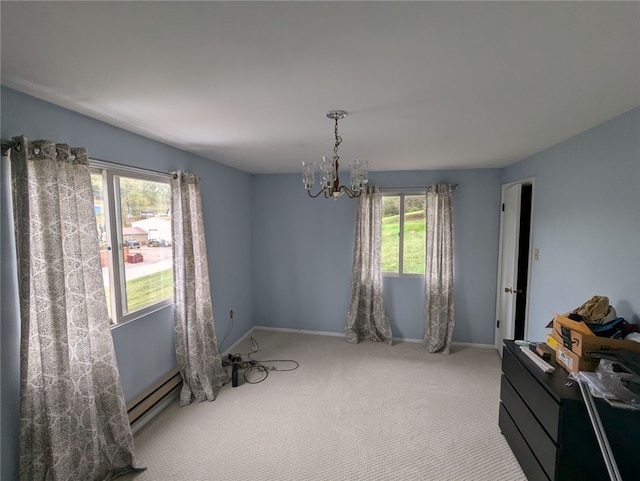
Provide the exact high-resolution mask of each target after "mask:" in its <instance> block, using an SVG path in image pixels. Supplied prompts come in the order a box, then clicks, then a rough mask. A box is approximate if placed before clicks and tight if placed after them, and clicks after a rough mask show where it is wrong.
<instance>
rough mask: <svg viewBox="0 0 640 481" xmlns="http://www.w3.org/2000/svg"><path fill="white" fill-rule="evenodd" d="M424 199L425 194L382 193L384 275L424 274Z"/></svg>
mask: <svg viewBox="0 0 640 481" xmlns="http://www.w3.org/2000/svg"><path fill="white" fill-rule="evenodd" d="M425 202H426V196H425V194H419V195H418V194H415V195H414V194H385V195H383V196H382V249H381V250H382V254H381V255H382V260H381V262H382V272H383V274H386V275H389V274H391V275H394V274H395V275H411V274H413V275H423V274H424V269H425V243H426V240H425V239H426V238H425Z"/></svg>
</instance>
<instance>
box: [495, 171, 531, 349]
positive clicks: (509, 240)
mask: <svg viewBox="0 0 640 481" xmlns="http://www.w3.org/2000/svg"><path fill="white" fill-rule="evenodd" d="M502 199H503V203H502V212H501V218H500V225H501V234H500V259H499V262H500V271H499V274H500V278H499V282H498V294H497V301H496V312H497V323H496V336H495V341H496V349H498V352H499V353H500V356H502V340H503V339H513V338H514V337H515V336H514V333H515V324H516V312H517V309H516V308H517V302H516V301H517V299H518V293H519V292H520V295H521V296H526V292H522V289H521V288H520V289H519V286H518V258H519V256H520V257H521V258H522V257H524V258H525V259H528V252H526V253H521V252H520V250H521V245H520V235H521V205H522V184H521V183H517V184H513V185H510V186H508V187H506V188H504V190H503V196H502ZM525 235H527V236H528V235H529V232H528V230H527V232H526V233H525ZM527 250H528V243H527ZM525 269H526V270H527V271H528V266H525ZM527 274H528V272H527ZM521 277H522V276H521ZM521 322H522V323H523V322H524V319H521Z"/></svg>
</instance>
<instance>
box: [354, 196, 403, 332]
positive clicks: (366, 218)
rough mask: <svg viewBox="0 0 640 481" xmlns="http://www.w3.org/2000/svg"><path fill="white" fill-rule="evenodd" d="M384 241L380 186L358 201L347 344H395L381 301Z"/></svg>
mask: <svg viewBox="0 0 640 481" xmlns="http://www.w3.org/2000/svg"><path fill="white" fill-rule="evenodd" d="M381 239H382V194H381V193H380V189H379V188H378V187H368V188H367V190H366V192H363V193H362V195H361V196H360V197H359V198H358V211H357V215H356V239H355V245H354V248H353V267H352V272H351V303H350V306H349V314H348V315H347V323H346V329H345V339H346V341H347V342H350V343H353V344H357V343H358V342H360V341H362V340H363V339H369V340H371V341H376V342H386V343H389V344H391V343H392V341H393V335H392V334H391V325H390V324H389V319H388V318H387V315H386V314H385V310H384V301H383V299H382V273H381V271H380V245H381Z"/></svg>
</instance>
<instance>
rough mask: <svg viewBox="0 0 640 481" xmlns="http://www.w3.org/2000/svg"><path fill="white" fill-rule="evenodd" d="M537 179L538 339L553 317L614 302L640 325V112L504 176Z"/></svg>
mask: <svg viewBox="0 0 640 481" xmlns="http://www.w3.org/2000/svg"><path fill="white" fill-rule="evenodd" d="M527 177H535V193H534V195H535V205H534V212H533V224H532V227H533V232H532V233H533V247H534V248H538V249H540V260H539V261H534V262H533V263H532V271H531V291H530V292H531V298H530V304H529V306H530V307H529V331H528V337H529V338H530V339H543V338H544V335H545V334H546V332H547V330H546V329H545V328H544V326H545V325H546V324H547V322H548V321H549V319H551V317H552V313H553V312H559V313H563V312H566V311H569V310H571V309H574V308H575V307H577V306H579V305H581V304H582V303H583V302H585V301H586V300H588V299H589V298H591V296H593V295H606V296H608V297H609V299H610V303H611V304H612V305H613V306H614V307H615V308H616V310H617V312H618V314H619V315H620V316H622V317H625V318H626V319H627V320H629V321H633V322H635V323H638V321H639V320H640V319H639V318H640V107H639V108H636V109H634V110H631V111H629V112H627V113H626V114H623V115H621V116H618V117H616V118H614V119H612V120H610V121H608V122H605V123H603V124H601V125H599V126H597V127H594V128H593V129H590V130H588V131H586V132H583V133H582V134H580V135H577V136H575V137H572V138H571V139H569V140H566V141H564V142H562V143H560V144H558V145H556V146H554V147H552V148H550V149H547V150H545V151H543V152H541V153H539V154H537V155H534V156H532V157H530V158H528V159H525V160H523V161H521V162H518V163H516V164H514V165H512V166H510V167H508V168H506V169H504V174H503V182H510V181H515V180H520V179H524V178H527Z"/></svg>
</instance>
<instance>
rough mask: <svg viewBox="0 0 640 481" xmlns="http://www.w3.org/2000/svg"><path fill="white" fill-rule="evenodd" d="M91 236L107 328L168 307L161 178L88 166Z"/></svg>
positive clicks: (165, 191)
mask: <svg viewBox="0 0 640 481" xmlns="http://www.w3.org/2000/svg"><path fill="white" fill-rule="evenodd" d="M90 165H91V183H92V186H93V197H94V210H95V214H96V235H97V236H98V240H99V243H100V263H101V266H102V273H103V279H104V286H105V292H104V294H105V297H106V300H107V306H108V310H109V318H110V322H111V325H112V326H113V325H118V324H122V323H124V322H127V321H130V320H132V319H135V318H137V317H139V316H141V315H143V314H145V313H148V312H151V311H153V310H156V309H158V308H160V307H163V306H165V305H168V304H171V303H172V302H173V246H172V241H171V240H172V235H171V217H170V216H171V186H170V185H169V179H168V177H166V175H162V174H156V173H152V172H146V171H142V170H139V169H130V168H126V167H120V166H118V167H114V166H111V165H110V164H108V163H105V162H101V161H91V162H90Z"/></svg>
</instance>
